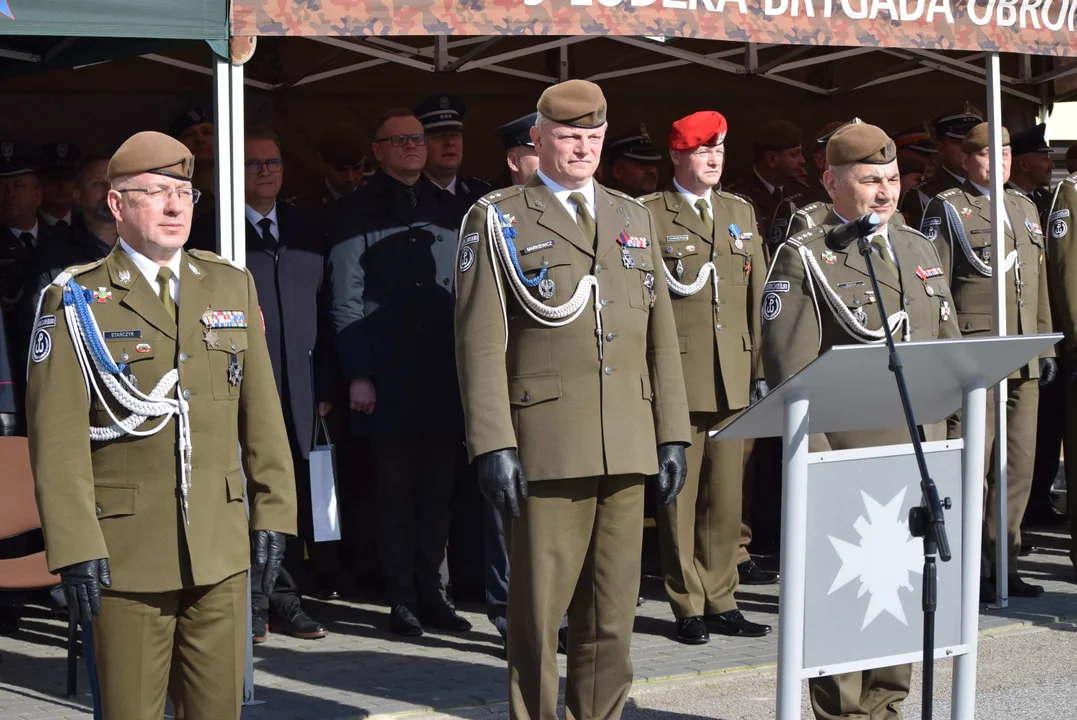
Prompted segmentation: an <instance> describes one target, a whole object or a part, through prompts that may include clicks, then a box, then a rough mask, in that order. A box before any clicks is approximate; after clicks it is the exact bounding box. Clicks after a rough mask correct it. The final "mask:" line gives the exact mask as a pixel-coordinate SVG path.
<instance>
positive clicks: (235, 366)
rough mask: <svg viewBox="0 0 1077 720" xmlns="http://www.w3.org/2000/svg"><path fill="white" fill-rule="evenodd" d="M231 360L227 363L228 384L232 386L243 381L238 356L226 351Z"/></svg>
mask: <svg viewBox="0 0 1077 720" xmlns="http://www.w3.org/2000/svg"><path fill="white" fill-rule="evenodd" d="M228 357H229V358H230V359H231V362H229V363H228V384H229V385H231V386H232V387H235V386H236V385H239V384H240V383H241V382H243V368H242V367H240V365H239V358H237V357H236V355H235V353H228Z"/></svg>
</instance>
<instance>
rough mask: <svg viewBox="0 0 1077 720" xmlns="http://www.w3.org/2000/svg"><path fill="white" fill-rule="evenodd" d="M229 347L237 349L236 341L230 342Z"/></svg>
mask: <svg viewBox="0 0 1077 720" xmlns="http://www.w3.org/2000/svg"><path fill="white" fill-rule="evenodd" d="M228 347H230V348H231V349H233V350H235V349H236V344H235V343H231V344H230V345H229V346H228Z"/></svg>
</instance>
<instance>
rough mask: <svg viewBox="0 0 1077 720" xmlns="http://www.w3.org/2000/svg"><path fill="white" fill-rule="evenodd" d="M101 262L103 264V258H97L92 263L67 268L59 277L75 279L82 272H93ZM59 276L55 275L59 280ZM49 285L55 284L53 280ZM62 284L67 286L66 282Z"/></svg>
mask: <svg viewBox="0 0 1077 720" xmlns="http://www.w3.org/2000/svg"><path fill="white" fill-rule="evenodd" d="M103 262H105V258H99V259H97V260H94V261H93V262H89V263H84V264H82V265H72V266H71V267H69V268H65V269H64V271H63V272H62V273H60V275H66V276H67V277H68V278H73V277H76V276H78V275H81V274H82V273H84V272H89V271H90V270H93V269H94V268H95V267H98V266H99V265H100V264H101V263H103ZM60 275H57V276H56V277H57V278H59V277H60ZM51 284H52V285H56V284H57V283H56V282H55V278H54V281H53V282H52V283H51ZM63 284H64V285H66V284H67V283H66V281H65V282H64V283H63Z"/></svg>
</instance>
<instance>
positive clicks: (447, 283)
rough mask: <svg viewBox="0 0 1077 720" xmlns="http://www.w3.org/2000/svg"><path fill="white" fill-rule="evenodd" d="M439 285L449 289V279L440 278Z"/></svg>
mask: <svg viewBox="0 0 1077 720" xmlns="http://www.w3.org/2000/svg"><path fill="white" fill-rule="evenodd" d="M441 284H442V285H444V286H445V287H449V278H442V279H441Z"/></svg>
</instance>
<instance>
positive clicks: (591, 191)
mask: <svg viewBox="0 0 1077 720" xmlns="http://www.w3.org/2000/svg"><path fill="white" fill-rule="evenodd" d="M537 174H538V178H539V180H541V181H542V184H543V185H545V186H546V187H548V188H549V189H550V192H552V193H553V195H554V197H556V198H557V200H558V201H559V202H560V203H561V205H562V206H564V208H565V210H567V211H568V215H569V217H571V218H572V219H573V220H575V219H576V206H575V205H574V204H572V203H571V202H569V200H568V196H569V195H571V194H572V193H574V192H578V193H580V194H582V195H583V199H584V200H585V201H586V204H587V212H588V214H590V216H591V218H592V219H593V220H595V222H598V220H597V218H596V217H595V181H594V180H593V179H592V180H588V181H587V184H586V185H584V186H583V187H582V188H580V189H579V190H569V189H568V188H567V187H565V186H564V185H561V184H560V183H557V182H554V181H553V180H551V179H550V178H549V177H548V176H547V175H546V173H544V172H542V171H541V170H539V171H538V172H537Z"/></svg>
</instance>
